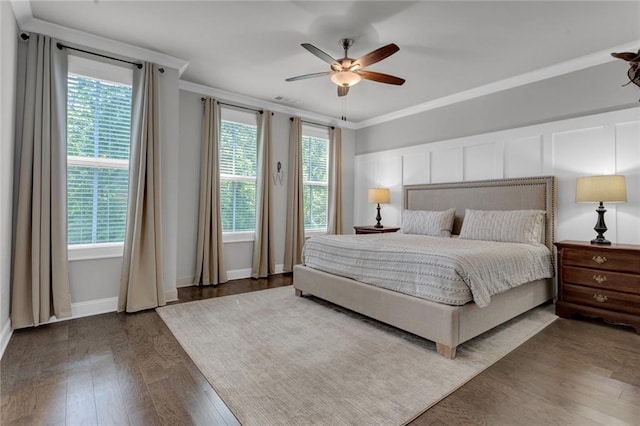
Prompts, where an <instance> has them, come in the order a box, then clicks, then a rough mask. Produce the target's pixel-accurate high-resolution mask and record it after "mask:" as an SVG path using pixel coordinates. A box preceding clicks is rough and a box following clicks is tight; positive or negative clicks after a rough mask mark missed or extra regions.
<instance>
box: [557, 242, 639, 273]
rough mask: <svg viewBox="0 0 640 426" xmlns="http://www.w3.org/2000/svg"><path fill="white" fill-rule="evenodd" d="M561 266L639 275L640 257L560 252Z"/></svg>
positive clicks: (618, 254)
mask: <svg viewBox="0 0 640 426" xmlns="http://www.w3.org/2000/svg"><path fill="white" fill-rule="evenodd" d="M562 264H563V265H571V266H584V267H587V268H594V269H602V270H606V271H615V272H629V273H632V274H640V255H636V254H630V253H615V252H614V251H613V250H575V249H571V248H565V249H564V250H562Z"/></svg>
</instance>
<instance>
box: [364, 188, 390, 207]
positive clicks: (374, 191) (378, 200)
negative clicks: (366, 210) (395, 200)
mask: <svg viewBox="0 0 640 426" xmlns="http://www.w3.org/2000/svg"><path fill="white" fill-rule="evenodd" d="M390 199H391V193H390V191H389V189H388V188H371V189H370V190H369V202H370V203H372V204H389V201H390Z"/></svg>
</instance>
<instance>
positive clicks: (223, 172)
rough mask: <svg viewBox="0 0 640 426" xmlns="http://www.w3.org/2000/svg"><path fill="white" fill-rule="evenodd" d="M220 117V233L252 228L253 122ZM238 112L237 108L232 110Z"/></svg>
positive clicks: (253, 201)
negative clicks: (221, 231)
mask: <svg viewBox="0 0 640 426" xmlns="http://www.w3.org/2000/svg"><path fill="white" fill-rule="evenodd" d="M224 112H225V110H224V109H223V119H222V125H221V129H220V157H219V158H220V160H219V161H220V204H221V213H222V230H223V232H246V231H254V230H255V229H256V175H257V155H258V154H257V125H256V124H247V122H251V121H253V123H256V117H255V114H246V115H247V116H246V117H244V119H243V120H242V121H243V122H238V121H240V120H238V121H231V120H225V114H224ZM233 113H234V114H235V115H238V111H234V112H233Z"/></svg>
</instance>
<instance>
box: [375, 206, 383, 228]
mask: <svg viewBox="0 0 640 426" xmlns="http://www.w3.org/2000/svg"><path fill="white" fill-rule="evenodd" d="M376 209H377V210H378V214H377V215H376V221H377V222H378V223H376V224H375V225H373V227H374V228H382V224H381V223H380V221H381V220H382V216H380V203H378V207H376Z"/></svg>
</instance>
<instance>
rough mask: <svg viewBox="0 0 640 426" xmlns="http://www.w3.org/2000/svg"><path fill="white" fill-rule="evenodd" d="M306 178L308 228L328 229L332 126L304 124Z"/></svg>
mask: <svg viewBox="0 0 640 426" xmlns="http://www.w3.org/2000/svg"><path fill="white" fill-rule="evenodd" d="M302 175H303V176H302V180H303V187H304V229H305V231H318V232H326V230H327V203H328V197H327V194H328V176H329V130H328V129H326V128H318V127H312V126H302Z"/></svg>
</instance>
